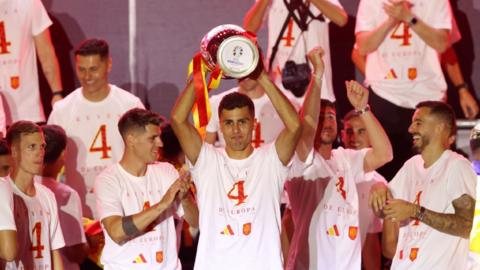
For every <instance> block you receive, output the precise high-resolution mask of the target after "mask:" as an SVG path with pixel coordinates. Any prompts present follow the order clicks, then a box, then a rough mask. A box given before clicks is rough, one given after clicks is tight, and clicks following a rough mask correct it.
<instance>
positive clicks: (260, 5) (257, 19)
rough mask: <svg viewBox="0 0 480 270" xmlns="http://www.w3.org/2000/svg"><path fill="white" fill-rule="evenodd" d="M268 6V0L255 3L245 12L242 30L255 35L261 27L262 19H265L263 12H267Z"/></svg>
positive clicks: (259, 0)
mask: <svg viewBox="0 0 480 270" xmlns="http://www.w3.org/2000/svg"><path fill="white" fill-rule="evenodd" d="M269 4H270V0H258V1H256V2H255V4H254V5H253V6H252V7H251V8H250V10H248V11H247V14H246V15H245V18H244V19H243V28H245V30H247V31H250V32H252V33H256V32H257V31H258V29H260V27H261V26H262V23H263V17H265V12H267V9H268V6H269Z"/></svg>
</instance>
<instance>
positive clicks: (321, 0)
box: [309, 0, 348, 26]
mask: <svg viewBox="0 0 480 270" xmlns="http://www.w3.org/2000/svg"><path fill="white" fill-rule="evenodd" d="M309 1H310V2H311V3H312V4H314V5H315V6H316V7H317V8H318V9H319V10H320V11H321V12H322V13H323V14H324V15H325V16H326V17H327V18H328V19H330V20H331V21H332V22H333V23H335V24H336V25H338V26H345V25H346V24H347V21H348V15H347V13H346V12H345V10H343V8H341V7H339V6H337V5H335V4H333V3H331V2H329V1H327V0H309Z"/></svg>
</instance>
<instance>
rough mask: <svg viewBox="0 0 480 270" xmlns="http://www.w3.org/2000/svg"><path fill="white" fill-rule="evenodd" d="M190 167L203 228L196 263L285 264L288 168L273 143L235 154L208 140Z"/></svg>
mask: <svg viewBox="0 0 480 270" xmlns="http://www.w3.org/2000/svg"><path fill="white" fill-rule="evenodd" d="M191 173H192V179H193V180H194V182H195V185H196V187H197V202H198V207H199V211H200V232H201V233H200V239H199V243H198V250H197V256H196V259H195V269H209V270H211V269H226V268H228V269H283V267H282V264H283V262H282V254H281V247H280V224H281V215H280V194H281V192H282V190H283V184H284V181H285V179H286V177H287V173H288V168H287V167H285V166H283V164H282V162H281V161H280V159H279V157H278V154H277V152H276V148H275V144H274V143H272V144H267V145H264V146H262V147H260V148H256V149H255V150H254V152H253V153H252V154H251V155H250V156H249V157H248V158H246V159H242V160H234V159H231V158H229V157H228V156H227V154H226V153H225V150H224V149H220V148H215V147H213V146H212V145H210V144H207V143H204V144H203V145H202V148H201V151H200V154H199V156H198V158H197V161H196V163H195V165H194V166H193V167H192V169H191Z"/></svg>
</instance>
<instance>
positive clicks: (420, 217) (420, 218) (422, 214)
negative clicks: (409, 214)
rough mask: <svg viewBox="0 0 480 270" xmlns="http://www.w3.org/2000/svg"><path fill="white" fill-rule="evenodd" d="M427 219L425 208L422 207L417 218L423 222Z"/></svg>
mask: <svg viewBox="0 0 480 270" xmlns="http://www.w3.org/2000/svg"><path fill="white" fill-rule="evenodd" d="M424 217H425V207H423V206H420V210H419V211H417V212H416V213H415V218H416V219H418V220H420V221H423V218H424Z"/></svg>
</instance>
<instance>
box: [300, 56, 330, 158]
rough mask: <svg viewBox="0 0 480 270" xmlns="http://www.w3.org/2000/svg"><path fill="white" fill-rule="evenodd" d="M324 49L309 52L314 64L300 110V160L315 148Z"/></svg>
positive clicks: (309, 57) (323, 68)
mask: <svg viewBox="0 0 480 270" xmlns="http://www.w3.org/2000/svg"><path fill="white" fill-rule="evenodd" d="M323 54H324V52H323V49H322V48H320V47H317V48H314V49H313V50H311V51H310V52H309V53H308V59H309V60H310V62H311V63H312V65H313V73H312V78H311V79H310V84H309V85H308V88H307V93H306V94H305V99H304V100H303V106H302V109H301V110H300V119H301V123H302V135H301V136H300V141H299V142H298V145H297V149H296V152H297V155H298V157H299V158H300V160H302V161H305V160H306V158H307V156H308V153H310V151H311V150H312V148H313V141H314V138H315V132H316V130H317V125H318V117H319V114H320V96H321V90H322V77H323V72H324V70H325V66H324V63H323V60H322V57H323Z"/></svg>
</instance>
